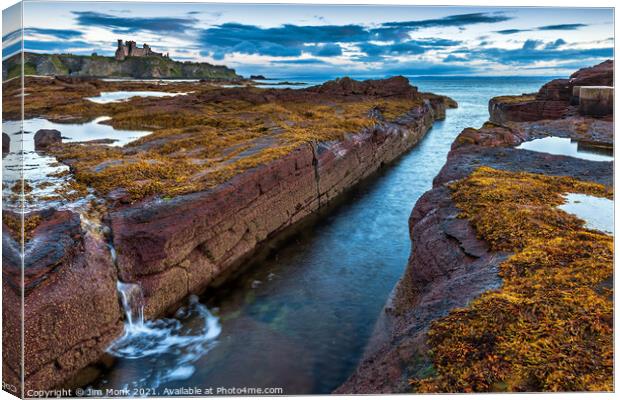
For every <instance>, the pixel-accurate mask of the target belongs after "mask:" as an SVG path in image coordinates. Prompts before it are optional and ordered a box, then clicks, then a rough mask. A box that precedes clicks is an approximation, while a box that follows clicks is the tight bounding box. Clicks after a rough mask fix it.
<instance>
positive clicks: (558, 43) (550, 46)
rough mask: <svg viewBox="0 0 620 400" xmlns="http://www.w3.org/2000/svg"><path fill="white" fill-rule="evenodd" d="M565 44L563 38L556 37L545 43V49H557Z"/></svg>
mask: <svg viewBox="0 0 620 400" xmlns="http://www.w3.org/2000/svg"><path fill="white" fill-rule="evenodd" d="M565 44H566V41H564V39H557V40H556V41H555V42H549V43H547V44H546V45H545V49H549V50H552V49H557V48H558V47H560V46H563V45H565Z"/></svg>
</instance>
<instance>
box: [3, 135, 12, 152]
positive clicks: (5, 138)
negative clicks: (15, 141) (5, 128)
mask: <svg viewBox="0 0 620 400" xmlns="http://www.w3.org/2000/svg"><path fill="white" fill-rule="evenodd" d="M10 149H11V138H10V137H9V135H7V134H6V133H4V132H2V154H4V153H8V152H9V151H11V150H10Z"/></svg>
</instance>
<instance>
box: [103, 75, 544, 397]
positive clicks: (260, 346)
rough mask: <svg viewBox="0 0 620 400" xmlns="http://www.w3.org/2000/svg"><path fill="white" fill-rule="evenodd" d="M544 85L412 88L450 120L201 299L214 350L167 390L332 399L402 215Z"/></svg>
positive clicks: (366, 322)
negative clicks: (459, 141) (506, 103)
mask: <svg viewBox="0 0 620 400" xmlns="http://www.w3.org/2000/svg"><path fill="white" fill-rule="evenodd" d="M287 80H288V81H295V82H299V81H301V82H307V79H304V78H296V77H292V78H288V79H287ZM548 80H549V78H548V77H545V78H531V77H528V78H522V77H516V78H515V77H511V78H482V79H481V78H457V77H451V78H411V81H412V84H414V85H418V86H419V87H420V90H422V91H429V92H434V93H438V94H444V95H448V96H450V97H452V98H454V99H455V100H456V101H457V102H458V103H459V108H458V109H456V110H449V111H448V114H447V118H446V120H445V121H440V122H437V123H435V125H434V127H433V129H432V130H431V131H430V132H429V133H428V134H427V136H426V137H425V138H424V139H423V140H422V141H421V142H420V143H419V144H418V145H417V146H416V147H415V148H414V149H413V150H411V151H410V152H408V153H407V154H405V155H404V156H403V157H401V158H400V159H399V160H398V161H397V162H395V163H393V164H392V165H389V166H388V167H386V168H384V169H382V170H381V171H379V172H378V173H377V174H375V175H374V176H373V177H372V178H371V179H368V180H367V181H365V182H363V183H362V184H360V185H358V186H357V187H356V188H354V189H353V190H352V191H350V192H349V193H348V194H347V195H346V198H344V199H343V200H342V201H341V202H340V203H341V204H340V205H339V206H336V207H334V208H333V209H331V210H330V211H329V213H328V214H327V215H325V216H324V217H323V218H321V219H320V221H319V222H316V223H313V224H311V225H310V226H308V227H306V228H305V229H303V230H302V231H301V232H299V233H298V234H296V235H295V236H294V237H292V238H291V239H290V240H289V241H288V242H287V243H286V244H284V245H282V246H279V247H278V248H277V250H275V251H274V252H273V254H272V255H271V256H270V257H268V258H267V259H266V260H263V261H261V262H259V263H258V264H257V265H253V266H252V267H251V268H250V269H249V270H248V271H247V272H245V273H244V274H243V275H242V276H240V277H239V278H238V279H236V280H235V281H233V282H231V283H230V284H228V285H226V286H225V287H224V288H222V289H220V290H218V291H217V292H211V293H209V294H208V295H205V296H204V297H203V302H205V304H206V305H207V306H208V307H209V308H210V309H212V310H217V312H216V314H217V316H218V317H219V319H220V323H221V333H220V335H219V337H218V343H217V345H216V346H215V347H213V348H212V349H211V350H210V351H209V352H208V353H206V354H205V355H201V356H199V357H198V358H196V359H195V360H194V361H192V362H191V365H192V367H193V369H192V370H191V372H192V373H191V374H190V373H188V374H186V375H182V374H181V375H179V376H177V379H174V380H173V379H168V381H167V382H166V384H165V387H166V388H175V387H184V386H185V387H187V386H194V385H197V386H200V387H210V386H214V387H216V386H228V387H232V386H234V387H242V386H248V387H282V388H284V391H285V393H287V394H293V393H329V392H331V391H332V390H334V389H335V388H336V387H338V386H339V385H340V384H341V383H342V382H343V381H344V380H345V379H346V378H347V377H348V376H349V374H350V373H351V372H352V371H353V369H354V368H355V366H356V364H357V362H358V360H359V358H360V356H361V355H362V352H363V350H364V346H365V345H366V343H367V340H368V338H369V336H370V333H371V331H372V329H373V325H374V323H375V321H376V319H377V317H378V315H379V312H380V311H381V309H382V307H383V305H384V304H385V301H386V299H387V297H388V295H389V293H390V291H391V290H392V288H393V287H394V285H395V284H396V282H397V280H398V279H399V277H400V276H401V275H402V273H403V271H404V269H405V266H406V263H407V258H408V256H409V251H410V244H411V243H410V240H409V232H408V218H409V215H410V213H411V210H412V209H413V206H414V204H415V202H416V200H417V199H418V198H419V197H420V196H421V195H422V194H423V193H424V192H425V191H427V190H429V189H430V188H431V184H432V180H433V178H434V177H435V175H437V173H438V172H439V170H440V168H441V167H442V166H443V164H444V162H445V159H446V155H447V153H448V150H449V149H450V145H451V143H452V141H453V140H454V138H455V137H456V135H458V134H459V133H460V132H461V130H462V129H464V128H466V127H479V126H481V125H482V124H483V123H484V122H485V121H486V120H487V119H488V106H487V104H488V100H489V99H490V98H491V97H493V96H498V95H505V94H521V93H527V92H534V91H536V90H538V88H539V87H540V86H541V85H542V84H543V83H545V82H547V81H548ZM193 320H194V319H193V318H192V317H190V318H187V319H184V320H182V321H181V324H182V325H186V324H191V323H193ZM188 351H189V350H188ZM176 360H178V356H176V355H175V356H168V355H166V354H157V355H156V356H153V357H150V356H145V357H142V358H139V359H128V358H119V359H118V360H117V363H116V365H115V366H114V367H113V368H112V370H110V371H109V372H108V373H107V374H105V376H104V377H103V380H102V381H100V382H98V383H97V384H96V385H95V386H97V387H100V388H108V387H110V388H122V387H127V385H128V384H131V383H132V382H138V380H139V379H143V380H150V381H152V380H153V379H152V378H153V376H152V375H153V374H162V373H165V372H164V371H163V370H165V369H168V370H170V371H174V368H175V365H176V364H175V363H176V362H177V361H176ZM151 366H157V367H158V368H151ZM188 372H189V370H188Z"/></svg>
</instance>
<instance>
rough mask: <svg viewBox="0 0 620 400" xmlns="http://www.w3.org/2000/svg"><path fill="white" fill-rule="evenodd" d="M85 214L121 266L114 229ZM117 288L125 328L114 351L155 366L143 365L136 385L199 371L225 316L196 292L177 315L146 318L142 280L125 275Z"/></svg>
mask: <svg viewBox="0 0 620 400" xmlns="http://www.w3.org/2000/svg"><path fill="white" fill-rule="evenodd" d="M80 217H81V224H82V228H83V229H84V230H85V231H87V232H89V233H90V234H92V235H96V236H98V237H99V238H101V239H102V240H107V241H108V249H109V250H110V257H111V259H112V263H113V264H114V265H115V266H117V267H118V265H117V254H116V249H115V248H114V244H113V242H112V239H111V236H112V232H111V231H110V228H109V227H108V226H106V225H104V224H102V223H101V216H100V215H98V214H88V213H87V212H85V211H84V212H81V213H80ZM116 289H117V292H118V296H119V298H120V301H121V304H122V306H123V311H124V313H125V327H124V328H125V329H124V332H123V335H122V336H121V337H119V338H118V339H116V340H115V341H114V342H112V343H111V344H110V346H109V347H108V349H107V351H108V353H110V354H112V355H114V356H116V357H118V358H120V359H125V360H128V361H131V360H134V359H147V360H148V361H149V363H147V364H148V365H151V366H152V367H149V369H148V371H143V372H144V373H143V374H142V378H141V380H140V382H134V383H135V385H136V387H157V386H159V385H160V384H162V383H164V382H169V381H174V380H181V379H187V378H189V377H190V376H191V375H192V374H193V373H194V371H195V367H194V363H195V362H196V361H197V360H198V359H200V358H201V357H203V356H204V355H205V354H207V353H208V352H209V351H210V350H211V349H212V348H213V347H214V346H215V345H216V343H217V341H216V340H217V338H218V336H219V335H220V332H221V331H222V328H221V326H220V322H219V319H218V318H217V317H216V316H214V315H213V314H211V312H210V311H209V309H207V307H206V306H205V305H204V304H201V303H200V301H199V299H198V297H197V296H194V295H192V296H189V298H188V301H187V304H186V305H185V306H183V307H181V308H179V309H178V310H177V312H176V313H175V315H174V317H173V318H160V319H156V320H149V321H146V320H145V319H144V307H145V300H144V295H143V292H142V288H141V287H140V285H139V284H137V283H131V282H121V281H120V280H119V281H117V282H116ZM141 365H145V364H141Z"/></svg>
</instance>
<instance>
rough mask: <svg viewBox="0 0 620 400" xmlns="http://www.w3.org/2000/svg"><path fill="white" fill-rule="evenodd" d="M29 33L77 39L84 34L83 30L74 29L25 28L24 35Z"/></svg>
mask: <svg viewBox="0 0 620 400" xmlns="http://www.w3.org/2000/svg"><path fill="white" fill-rule="evenodd" d="M28 35H44V36H53V37H55V38H57V39H75V38H78V37H80V36H82V32H80V31H76V30H74V29H45V28H25V29H24V36H28Z"/></svg>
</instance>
